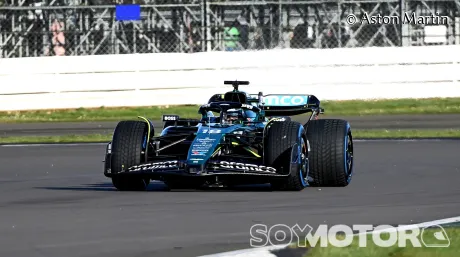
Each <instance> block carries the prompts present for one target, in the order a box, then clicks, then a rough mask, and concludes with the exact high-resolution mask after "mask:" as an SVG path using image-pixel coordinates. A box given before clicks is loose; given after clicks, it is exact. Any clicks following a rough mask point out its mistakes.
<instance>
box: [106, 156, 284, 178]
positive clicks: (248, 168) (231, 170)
mask: <svg viewBox="0 0 460 257" xmlns="http://www.w3.org/2000/svg"><path fill="white" fill-rule="evenodd" d="M104 175H105V176H107V177H113V176H114V175H116V176H119V175H143V176H146V177H151V178H152V179H155V178H157V177H161V176H216V175H241V176H271V177H285V176H288V175H289V174H283V173H282V172H280V171H278V170H276V169H275V168H273V167H266V166H260V165H256V164H249V163H237V162H228V161H209V162H208V163H207V164H206V165H203V166H202V167H200V166H189V165H187V164H186V161H185V160H166V161H157V162H151V163H145V164H141V165H136V166H133V167H130V168H128V169H126V170H124V171H122V172H120V173H116V174H113V173H111V172H110V168H109V167H106V169H105V170H104Z"/></svg>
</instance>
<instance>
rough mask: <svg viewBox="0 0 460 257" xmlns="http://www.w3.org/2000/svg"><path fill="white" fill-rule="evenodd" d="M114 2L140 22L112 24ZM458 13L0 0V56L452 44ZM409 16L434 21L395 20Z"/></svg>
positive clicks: (409, 7) (327, 3) (394, 1)
mask: <svg viewBox="0 0 460 257" xmlns="http://www.w3.org/2000/svg"><path fill="white" fill-rule="evenodd" d="M116 4H140V5H141V20H139V21H117V20H116V15H115V8H116ZM459 10H460V0H443V1H420V0H380V1H379V0H323V1H315V0H310V1H301V0H290V1H289V0H282V1H280V0H279V1H257V0H254V1H235V0H226V1H225V0H220V1H219V0H169V1H167V0H162V1H160V0H157V1H155V0H150V1H149V0H139V1H138V0H132V1H120V0H117V1H111V0H46V1H39V0H0V56H1V57H2V58H14V57H32V56H52V55H103V54H130V53H158V52H162V53H164V52H184V53H193V52H203V51H239V50H262V49H274V48H337V47H368V46H378V47H394V46H421V45H432V44H459V43H460V31H459V29H460V18H459V17H460V15H459ZM412 15H415V17H418V16H431V15H433V16H436V17H442V19H441V20H435V19H425V20H424V21H423V22H420V21H419V22H413V23H411V24H403V22H401V21H403V20H405V18H406V21H407V18H409V19H410V18H411V17H412ZM350 16H353V17H355V18H356V20H355V21H358V22H354V24H351V23H353V20H350ZM379 16H380V17H386V19H383V20H380V21H377V22H376V23H373V22H366V20H367V19H369V18H371V17H379ZM415 17H414V18H415ZM361 21H363V22H361Z"/></svg>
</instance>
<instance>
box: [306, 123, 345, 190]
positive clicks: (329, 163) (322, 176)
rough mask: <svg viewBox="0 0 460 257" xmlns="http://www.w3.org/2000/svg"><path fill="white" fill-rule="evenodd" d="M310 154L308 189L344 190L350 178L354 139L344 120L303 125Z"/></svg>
mask: <svg viewBox="0 0 460 257" xmlns="http://www.w3.org/2000/svg"><path fill="white" fill-rule="evenodd" d="M305 127H306V130H307V137H308V141H309V143H310V146H311V153H310V158H309V161H310V176H311V178H312V180H313V181H310V183H309V184H310V185H311V186H323V187H344V186H347V185H348V184H349V183H350V181H351V176H352V174H353V137H352V134H351V128H350V124H349V123H348V122H347V121H345V120H338V119H321V120H312V121H309V122H308V123H307V124H305Z"/></svg>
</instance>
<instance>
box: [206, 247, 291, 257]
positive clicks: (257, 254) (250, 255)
mask: <svg viewBox="0 0 460 257" xmlns="http://www.w3.org/2000/svg"><path fill="white" fill-rule="evenodd" d="M283 248H286V246H267V247H259V248H249V249H243V250H237V251H231V252H224V253H217V254H211V255H203V256H200V257H276V255H274V254H272V253H271V252H270V251H273V250H278V249H283Z"/></svg>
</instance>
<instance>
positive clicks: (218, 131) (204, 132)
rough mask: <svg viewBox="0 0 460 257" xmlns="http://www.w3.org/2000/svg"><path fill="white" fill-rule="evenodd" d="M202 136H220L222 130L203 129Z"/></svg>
mask: <svg viewBox="0 0 460 257" xmlns="http://www.w3.org/2000/svg"><path fill="white" fill-rule="evenodd" d="M201 133H203V134H206V133H208V134H220V133H222V130H221V129H203V130H202V132H201Z"/></svg>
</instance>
